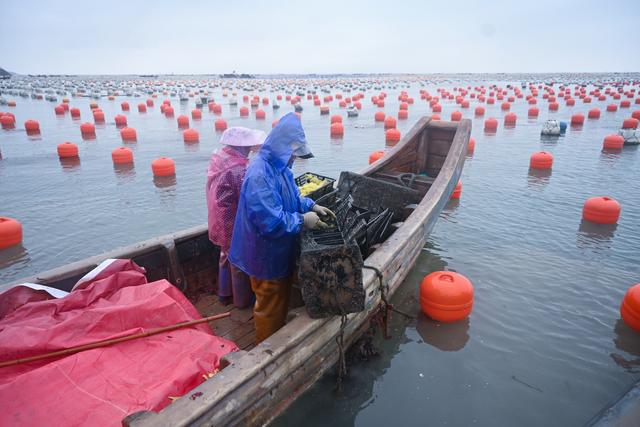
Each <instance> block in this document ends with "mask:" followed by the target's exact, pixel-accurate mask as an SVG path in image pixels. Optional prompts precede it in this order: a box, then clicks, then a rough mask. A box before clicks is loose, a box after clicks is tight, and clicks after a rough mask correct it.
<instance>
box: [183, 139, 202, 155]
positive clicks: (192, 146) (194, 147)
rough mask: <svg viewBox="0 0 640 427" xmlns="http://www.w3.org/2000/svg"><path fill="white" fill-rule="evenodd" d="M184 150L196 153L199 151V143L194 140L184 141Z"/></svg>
mask: <svg viewBox="0 0 640 427" xmlns="http://www.w3.org/2000/svg"><path fill="white" fill-rule="evenodd" d="M184 151H185V152H186V153H197V152H198V151H200V143H199V142H198V141H196V142H185V143H184Z"/></svg>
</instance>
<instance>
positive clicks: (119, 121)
mask: <svg viewBox="0 0 640 427" xmlns="http://www.w3.org/2000/svg"><path fill="white" fill-rule="evenodd" d="M113 119H114V120H115V122H116V126H122V127H124V126H126V125H127V116H123V115H122V114H118V115H117V116H115V117H114V118H113Z"/></svg>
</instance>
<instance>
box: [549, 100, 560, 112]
mask: <svg viewBox="0 0 640 427" xmlns="http://www.w3.org/2000/svg"><path fill="white" fill-rule="evenodd" d="M559 107H560V105H559V104H558V103H557V102H550V103H549V111H558V108H559Z"/></svg>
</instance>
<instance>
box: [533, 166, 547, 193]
mask: <svg viewBox="0 0 640 427" xmlns="http://www.w3.org/2000/svg"><path fill="white" fill-rule="evenodd" d="M550 179H551V169H533V168H529V173H528V174H527V185H528V186H529V188H531V189H534V190H544V187H545V186H546V185H547V184H549V180H550Z"/></svg>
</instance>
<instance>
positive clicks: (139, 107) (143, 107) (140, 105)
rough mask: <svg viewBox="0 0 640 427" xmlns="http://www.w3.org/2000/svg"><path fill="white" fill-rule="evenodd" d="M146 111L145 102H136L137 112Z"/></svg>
mask: <svg viewBox="0 0 640 427" xmlns="http://www.w3.org/2000/svg"><path fill="white" fill-rule="evenodd" d="M146 112H147V104H145V103H144V102H142V103H140V104H138V113H146Z"/></svg>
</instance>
